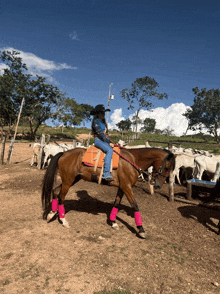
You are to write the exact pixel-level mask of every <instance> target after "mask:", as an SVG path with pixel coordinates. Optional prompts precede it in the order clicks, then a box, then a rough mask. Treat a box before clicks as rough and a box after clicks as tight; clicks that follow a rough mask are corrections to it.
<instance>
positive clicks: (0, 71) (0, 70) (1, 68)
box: [0, 63, 8, 76]
mask: <svg viewBox="0 0 220 294" xmlns="http://www.w3.org/2000/svg"><path fill="white" fill-rule="evenodd" d="M5 68H8V66H7V65H6V64H4V63H0V76H1V75H3V73H4V69H5Z"/></svg>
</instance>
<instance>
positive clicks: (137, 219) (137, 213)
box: [134, 211, 142, 226]
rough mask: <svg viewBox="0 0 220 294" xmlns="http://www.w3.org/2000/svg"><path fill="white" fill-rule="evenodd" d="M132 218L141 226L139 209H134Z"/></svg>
mask: <svg viewBox="0 0 220 294" xmlns="http://www.w3.org/2000/svg"><path fill="white" fill-rule="evenodd" d="M134 218H135V223H136V225H137V226H142V219H141V214H140V212H139V211H136V212H135V213H134Z"/></svg>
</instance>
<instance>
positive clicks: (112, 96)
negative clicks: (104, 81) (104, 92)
mask: <svg viewBox="0 0 220 294" xmlns="http://www.w3.org/2000/svg"><path fill="white" fill-rule="evenodd" d="M112 85H113V83H111V84H109V94H108V107H107V109H109V107H110V100H113V99H114V94H113V95H111V86H112ZM108 120H109V111H107V120H106V123H107V125H108Z"/></svg>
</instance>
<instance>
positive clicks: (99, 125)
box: [91, 104, 114, 182]
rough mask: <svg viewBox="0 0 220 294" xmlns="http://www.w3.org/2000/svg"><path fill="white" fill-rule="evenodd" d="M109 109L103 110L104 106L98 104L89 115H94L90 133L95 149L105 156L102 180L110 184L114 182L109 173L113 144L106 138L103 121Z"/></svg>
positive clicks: (106, 133) (105, 125)
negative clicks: (91, 133)
mask: <svg viewBox="0 0 220 294" xmlns="http://www.w3.org/2000/svg"><path fill="white" fill-rule="evenodd" d="M106 111H110V109H105V107H104V105H102V104H99V105H97V106H96V107H95V109H94V110H92V111H91V115H94V117H93V120H92V132H93V135H94V137H95V142H94V145H95V147H97V148H99V149H101V150H102V151H103V152H104V153H105V154H106V155H105V161H104V169H103V175H102V179H103V180H105V181H107V182H111V181H114V179H113V177H112V176H111V173H110V168H111V160H112V154H113V149H112V148H113V147H114V144H113V143H112V142H111V140H110V138H109V136H108V132H107V131H108V127H107V124H106V121H105V112H106Z"/></svg>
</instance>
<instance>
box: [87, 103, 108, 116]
mask: <svg viewBox="0 0 220 294" xmlns="http://www.w3.org/2000/svg"><path fill="white" fill-rule="evenodd" d="M106 111H111V110H110V109H105V106H104V105H103V104H98V105H96V107H95V108H94V109H93V110H92V111H91V112H90V114H91V115H94V114H97V113H100V112H106Z"/></svg>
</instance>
